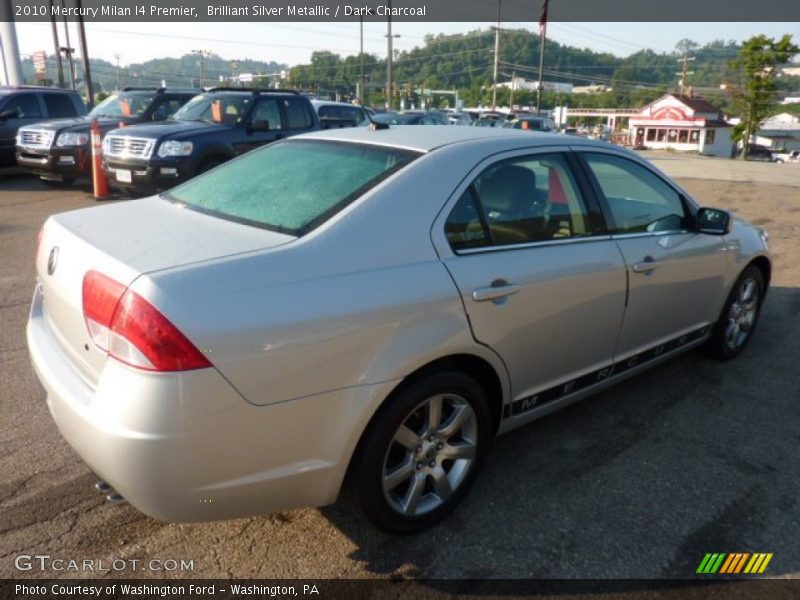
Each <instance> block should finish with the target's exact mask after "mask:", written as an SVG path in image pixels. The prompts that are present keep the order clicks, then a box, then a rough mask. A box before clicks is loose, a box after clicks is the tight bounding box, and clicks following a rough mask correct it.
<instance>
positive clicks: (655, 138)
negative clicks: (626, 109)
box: [629, 94, 733, 157]
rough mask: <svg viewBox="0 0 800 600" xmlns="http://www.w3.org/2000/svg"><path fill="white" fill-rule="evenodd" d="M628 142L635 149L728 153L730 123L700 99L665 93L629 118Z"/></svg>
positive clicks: (713, 107)
mask: <svg viewBox="0 0 800 600" xmlns="http://www.w3.org/2000/svg"><path fill="white" fill-rule="evenodd" d="M629 135H630V143H631V145H632V146H634V147H638V148H653V149H667V148H669V149H673V150H678V151H683V152H688V151H695V152H699V153H700V154H707V155H711V156H727V157H729V156H731V154H732V149H733V143H732V142H731V125H730V124H729V123H727V122H726V121H725V120H724V118H723V115H722V113H721V112H720V110H719V109H718V108H717V107H716V106H714V105H713V104H711V103H710V102H709V101H708V100H704V99H703V98H694V97H690V96H683V95H679V94H666V95H664V96H662V97H661V98H659V99H658V100H655V101H654V102H651V103H650V104H648V105H647V106H645V107H644V108H642V110H641V111H639V114H638V115H636V116H633V117H631V118H630V127H629Z"/></svg>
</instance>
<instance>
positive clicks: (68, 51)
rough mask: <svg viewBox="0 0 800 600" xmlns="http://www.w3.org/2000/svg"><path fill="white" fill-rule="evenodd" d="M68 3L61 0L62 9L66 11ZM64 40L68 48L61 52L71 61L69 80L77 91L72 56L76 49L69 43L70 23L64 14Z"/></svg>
mask: <svg viewBox="0 0 800 600" xmlns="http://www.w3.org/2000/svg"><path fill="white" fill-rule="evenodd" d="M66 7H67V1H66V0H61V8H62V9H66ZM64 38H65V40H66V42H67V45H66V47H62V48H61V50H62V51H63V52H64V55H65V56H66V57H67V59H68V60H69V79H70V82H71V83H72V89H73V91H74V90H75V63H74V62H73V60H72V54H73V53H74V52H75V48H73V47H72V46H71V45H70V43H69V23H68V22H67V14H66V12H65V13H64Z"/></svg>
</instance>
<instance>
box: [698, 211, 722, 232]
mask: <svg viewBox="0 0 800 600" xmlns="http://www.w3.org/2000/svg"><path fill="white" fill-rule="evenodd" d="M695 219H696V221H697V229H698V230H699V231H700V233H708V234H710V235H725V234H727V233H730V230H731V214H730V213H729V212H727V211H724V210H720V209H718V208H701V209H700V210H698V211H697V216H696V217H695Z"/></svg>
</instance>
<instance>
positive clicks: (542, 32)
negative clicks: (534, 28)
mask: <svg viewBox="0 0 800 600" xmlns="http://www.w3.org/2000/svg"><path fill="white" fill-rule="evenodd" d="M549 3H550V0H544V2H542V12H541V14H540V15H539V84H538V85H537V86H536V114H537V115H541V114H542V84H543V80H544V42H545V40H546V39H547V8H548V7H547V5H548V4H549Z"/></svg>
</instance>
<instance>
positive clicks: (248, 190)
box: [164, 140, 419, 235]
mask: <svg viewBox="0 0 800 600" xmlns="http://www.w3.org/2000/svg"><path fill="white" fill-rule="evenodd" d="M417 156H419V153H417V152H412V151H409V150H401V149H398V148H387V147H381V146H367V145H364V144H352V143H344V142H335V141H320V140H297V141H294V140H292V141H286V142H279V143H275V144H271V145H269V146H266V147H265V148H262V149H260V150H256V151H253V152H249V153H247V154H245V155H244V156H242V157H241V158H237V159H236V160H233V161H231V162H229V163H226V164H225V165H223V166H221V167H219V168H217V169H214V170H212V171H209V172H208V173H205V174H203V175H200V176H198V177H195V178H194V179H190V180H189V181H187V182H186V183H184V184H183V185H179V186H178V187H176V188H173V189H172V190H170V191H169V192H168V193H166V194H164V197H165V198H167V199H168V200H171V201H173V202H180V203H183V204H184V205H185V206H186V207H188V208H193V209H195V210H199V211H201V212H205V213H210V214H212V215H215V216H219V217H222V218H226V219H230V220H233V221H238V222H240V223H245V224H248V225H255V226H258V227H264V228H266V229H271V230H274V231H280V232H283V233H289V234H291V235H303V234H304V233H307V232H308V231H311V230H312V229H314V228H315V227H317V226H319V225H320V224H322V223H324V222H325V221H327V220H328V219H329V218H330V217H332V216H333V215H334V214H336V213H337V212H339V211H340V210H342V209H343V208H344V207H345V206H347V205H348V204H350V203H351V202H352V201H354V200H355V199H356V198H358V197H360V196H361V195H363V194H364V193H365V192H367V191H368V190H370V189H371V188H373V187H374V186H375V185H377V184H378V183H379V182H380V181H382V180H383V179H385V178H386V177H388V176H389V175H391V174H392V173H394V172H396V171H398V170H399V169H401V168H403V167H404V166H406V165H407V164H408V163H410V162H411V161H412V160H413V159H414V158H416V157H417Z"/></svg>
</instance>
